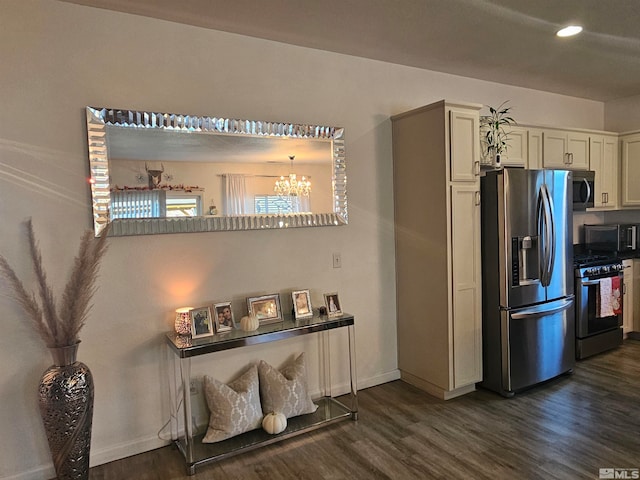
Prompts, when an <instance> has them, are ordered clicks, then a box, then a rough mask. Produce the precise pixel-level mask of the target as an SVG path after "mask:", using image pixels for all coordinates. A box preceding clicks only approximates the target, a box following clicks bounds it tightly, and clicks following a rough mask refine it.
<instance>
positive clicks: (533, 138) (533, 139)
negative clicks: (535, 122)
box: [527, 128, 542, 170]
mask: <svg viewBox="0 0 640 480" xmlns="http://www.w3.org/2000/svg"><path fill="white" fill-rule="evenodd" d="M527 143H528V148H527V150H528V158H527V159H528V165H527V168H529V169H531V170H541V169H542V130H540V129H539V128H530V129H529V131H528V132H527Z"/></svg>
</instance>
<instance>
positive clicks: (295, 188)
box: [273, 155, 311, 197]
mask: <svg viewBox="0 0 640 480" xmlns="http://www.w3.org/2000/svg"><path fill="white" fill-rule="evenodd" d="M294 158H296V156H295V155H289V160H291V168H290V170H289V176H288V177H284V176H281V177H280V179H279V180H276V184H275V186H274V187H273V191H274V192H275V193H276V194H278V196H280V197H308V196H309V193H310V192H311V182H310V181H309V180H307V178H306V177H305V176H304V175H303V176H302V178H301V179H300V180H298V178H297V176H296V174H295V173H293V159H294Z"/></svg>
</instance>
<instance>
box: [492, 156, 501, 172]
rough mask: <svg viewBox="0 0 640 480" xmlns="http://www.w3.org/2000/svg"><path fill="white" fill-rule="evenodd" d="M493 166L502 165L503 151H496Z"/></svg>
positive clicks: (498, 166)
mask: <svg viewBox="0 0 640 480" xmlns="http://www.w3.org/2000/svg"><path fill="white" fill-rule="evenodd" d="M493 166H494V167H495V168H500V167H502V154H501V153H496V154H495V156H494V157H493Z"/></svg>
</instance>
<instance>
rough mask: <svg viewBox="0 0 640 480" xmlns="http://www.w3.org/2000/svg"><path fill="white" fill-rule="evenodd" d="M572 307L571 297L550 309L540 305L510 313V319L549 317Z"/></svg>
mask: <svg viewBox="0 0 640 480" xmlns="http://www.w3.org/2000/svg"><path fill="white" fill-rule="evenodd" d="M571 305H573V297H571V298H570V299H567V300H564V301H563V302H562V303H561V304H560V305H557V306H554V307H552V308H545V305H541V306H538V307H534V308H530V309H528V310H524V311H521V312H518V313H512V314H511V318H512V319H514V320H522V319H525V318H530V317H539V316H542V315H550V314H552V313H557V312H561V311H563V310H567V309H568V308H570V307H571Z"/></svg>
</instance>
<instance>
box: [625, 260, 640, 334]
mask: <svg viewBox="0 0 640 480" xmlns="http://www.w3.org/2000/svg"><path fill="white" fill-rule="evenodd" d="M623 308H626V306H625V307H623ZM633 331H634V332H640V260H638V259H635V260H634V261H633Z"/></svg>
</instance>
